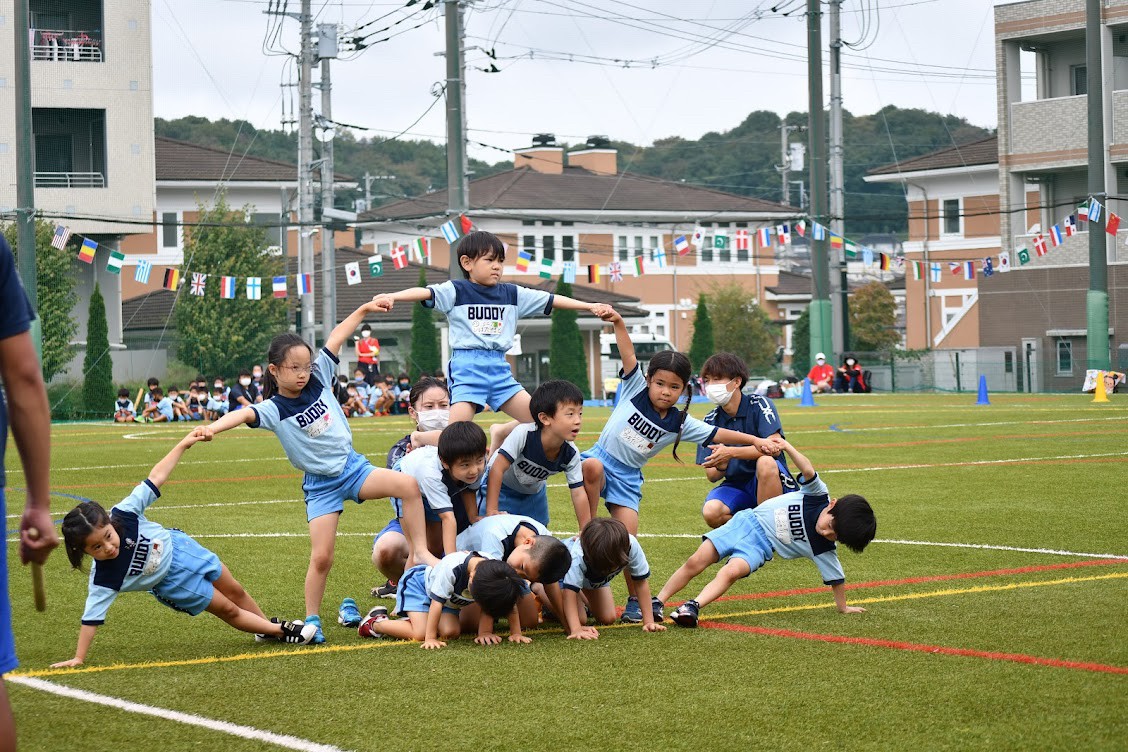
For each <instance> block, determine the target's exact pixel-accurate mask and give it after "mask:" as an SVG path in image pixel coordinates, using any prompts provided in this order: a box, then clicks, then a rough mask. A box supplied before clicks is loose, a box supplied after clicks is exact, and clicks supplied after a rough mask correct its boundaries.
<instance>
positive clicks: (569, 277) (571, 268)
mask: <svg viewBox="0 0 1128 752" xmlns="http://www.w3.org/2000/svg"><path fill="white" fill-rule="evenodd" d="M683 240H684V238H683ZM561 277H562V278H563V280H564V284H567V285H574V284H576V262H575V261H565V262H564V273H563V274H562V275H561Z"/></svg>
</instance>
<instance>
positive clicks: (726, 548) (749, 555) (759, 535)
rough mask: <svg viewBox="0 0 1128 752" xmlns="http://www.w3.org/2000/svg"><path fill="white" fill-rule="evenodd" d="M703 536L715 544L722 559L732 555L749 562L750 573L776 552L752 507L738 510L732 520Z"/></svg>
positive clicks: (769, 559) (770, 558)
mask: <svg viewBox="0 0 1128 752" xmlns="http://www.w3.org/2000/svg"><path fill="white" fill-rule="evenodd" d="M701 537H702V539H704V540H707V541H709V542H710V543H712V544H713V547H714V548H715V549H717V555H718V556H719V557H720V558H721V559H726V558H730V557H731V558H734V559H743V560H744V561H746V562H748V568H749V569H750V570H751V571H750V572H749V574H751V573H752V572H755V571H756V570H757V569H759V568H760V567H762V566H763V565H764V564H765V563H766V562H769V561H771V560H772V554H774V553H775V549H773V548H772V543H771V541H770V540H768V534H767V533H765V532H764V528H762V527H761V526H760V523H759V522H757V520H756V516H755V514H753V512H752V510H751V509H745V510H744V511H742V512H737V513H736V514H735V515H733V518H732V519H731V520H729V521H728V522H726V523H725V524H723V525H721V526H720V527H719V528H717V529H716V530H711V531H709V532H708V533H705V535H702V536H701Z"/></svg>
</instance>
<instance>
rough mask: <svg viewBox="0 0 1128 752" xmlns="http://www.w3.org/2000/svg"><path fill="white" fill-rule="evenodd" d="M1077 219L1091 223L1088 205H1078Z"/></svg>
mask: <svg viewBox="0 0 1128 752" xmlns="http://www.w3.org/2000/svg"><path fill="white" fill-rule="evenodd" d="M1077 219H1079V220H1081V221H1082V222H1088V221H1089V205H1088V204H1078V205H1077Z"/></svg>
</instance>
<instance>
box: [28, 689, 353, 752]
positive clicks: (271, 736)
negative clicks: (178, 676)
mask: <svg viewBox="0 0 1128 752" xmlns="http://www.w3.org/2000/svg"><path fill="white" fill-rule="evenodd" d="M7 681H9V682H11V683H12V684H21V685H23V686H25V687H30V688H32V689H38V690H40V691H41V692H49V693H51V694H53V695H59V696H60V697H67V698H70V699H72V700H82V701H83V702H90V703H94V704H95V705H105V706H106V707H110V708H115V709H117V710H124V711H125V712H127V713H137V714H139V715H148V716H152V717H154V718H163V719H164V720H166V721H175V722H176V723H183V724H186V725H188V726H199V727H200V728H205V729H208V730H210V731H218V732H220V733H223V734H229V735H231V736H238V737H240V738H242V739H251V740H253V741H257V742H265V743H266V744H273V745H275V746H278V747H282V748H283V749H296V750H301V752H344V750H342V749H341V748H340V747H335V746H333V745H332V744H319V743H318V742H311V741H309V740H308V739H302V738H299V737H297V736H290V735H289V734H276V733H274V732H273V731H264V730H262V729H258V728H255V727H254V726H241V725H239V724H236V723H230V722H228V721H218V720H215V719H214V718H205V717H204V716H201V715H195V714H193V713H181V712H180V711H178V710H169V709H167V708H158V707H155V706H153V705H142V704H140V703H137V702H131V701H129V700H122V699H120V698H117V697H110V696H109V695H100V694H97V693H95V692H88V691H86V690H85V689H75V688H74V687H67V686H65V685H62V684H55V683H53V682H48V681H44V680H42V679H35V678H33V677H27V676H8V677H7Z"/></svg>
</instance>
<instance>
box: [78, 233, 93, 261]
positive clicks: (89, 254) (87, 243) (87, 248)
mask: <svg viewBox="0 0 1128 752" xmlns="http://www.w3.org/2000/svg"><path fill="white" fill-rule="evenodd" d="M97 251H98V244H97V243H95V242H94V241H93V240H91V239H90V238H83V239H82V247H81V248H79V249H78V258H79V260H80V261H85V262H86V263H88V264H93V263H94V254H95V253H96V252H97Z"/></svg>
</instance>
